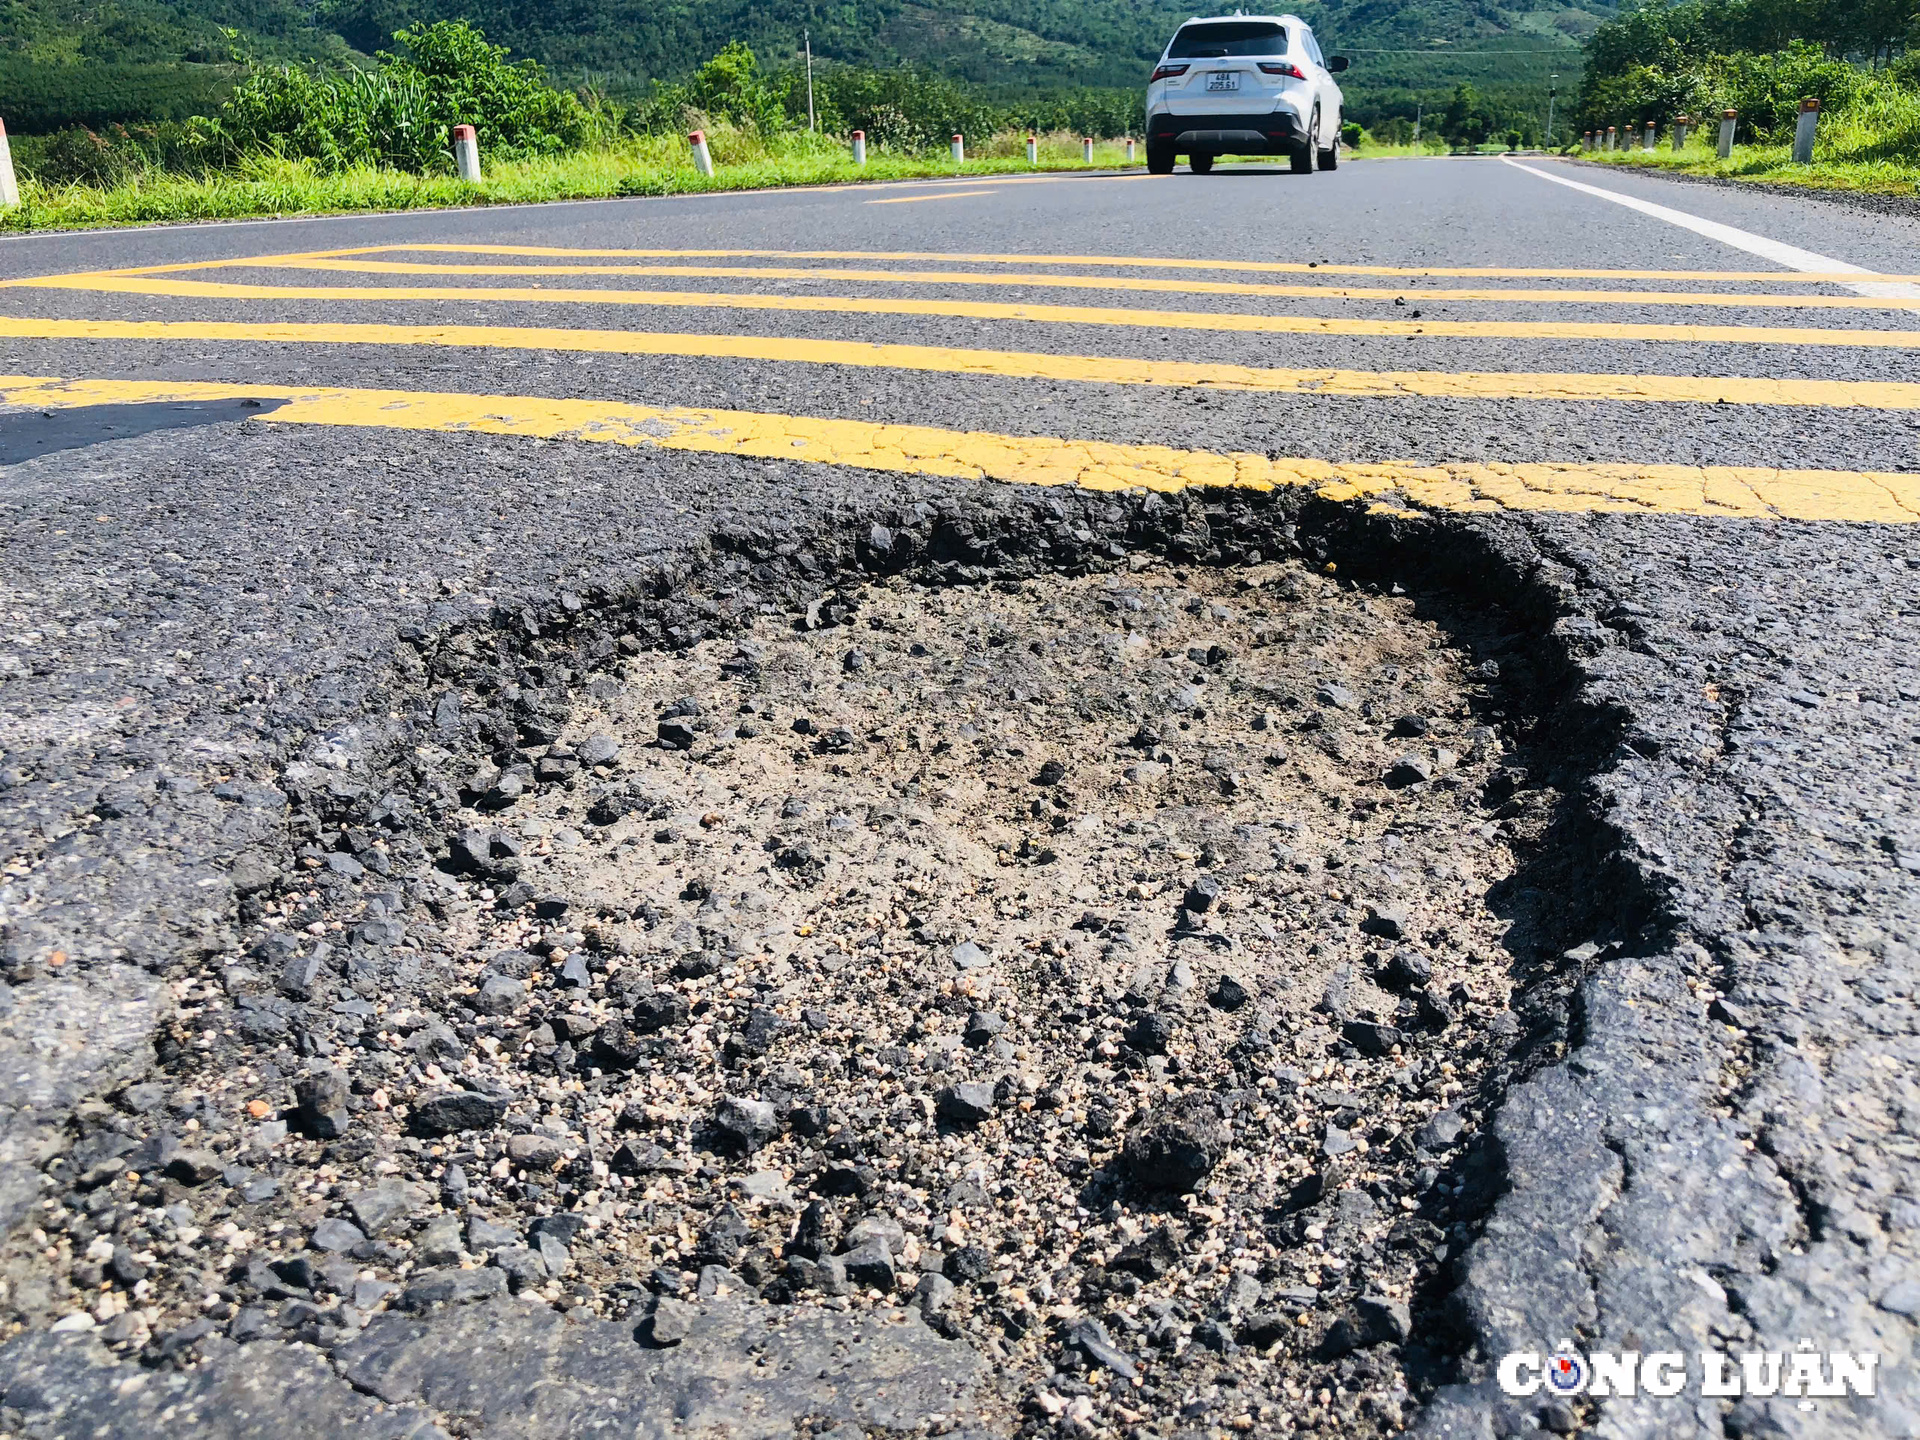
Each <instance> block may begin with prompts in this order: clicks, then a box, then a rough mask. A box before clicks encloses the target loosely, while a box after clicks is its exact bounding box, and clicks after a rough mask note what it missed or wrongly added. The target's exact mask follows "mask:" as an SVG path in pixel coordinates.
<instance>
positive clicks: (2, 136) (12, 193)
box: [0, 120, 20, 210]
mask: <svg viewBox="0 0 1920 1440" xmlns="http://www.w3.org/2000/svg"><path fill="white" fill-rule="evenodd" d="M19 203H20V186H19V184H18V182H16V181H15V180H14V178H13V149H12V147H11V146H9V145H8V144H7V123H6V121H4V120H0V210H11V209H12V208H13V207H14V206H15V205H18V204H19Z"/></svg>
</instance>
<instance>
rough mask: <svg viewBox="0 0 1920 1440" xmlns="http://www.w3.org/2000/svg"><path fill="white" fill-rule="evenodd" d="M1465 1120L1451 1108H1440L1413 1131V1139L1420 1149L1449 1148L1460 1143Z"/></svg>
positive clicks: (1436, 1149) (1437, 1149)
mask: <svg viewBox="0 0 1920 1440" xmlns="http://www.w3.org/2000/svg"><path fill="white" fill-rule="evenodd" d="M1465 1129H1466V1122H1465V1121H1464V1120H1462V1119H1461V1118H1460V1116H1459V1115H1458V1114H1457V1113H1456V1112H1454V1111H1452V1110H1442V1111H1441V1112H1440V1113H1439V1114H1437V1115H1435V1116H1434V1117H1433V1118H1432V1119H1431V1120H1429V1121H1427V1123H1426V1124H1424V1125H1422V1126H1421V1127H1420V1128H1419V1129H1418V1130H1416V1131H1415V1132H1414V1136H1413V1141H1414V1144H1416V1145H1418V1146H1419V1147H1420V1148H1421V1149H1422V1150H1435V1151H1439V1150H1451V1149H1452V1148H1453V1147H1454V1146H1455V1145H1457V1144H1459V1143H1460V1134H1461V1132H1462V1131H1463V1130H1465Z"/></svg>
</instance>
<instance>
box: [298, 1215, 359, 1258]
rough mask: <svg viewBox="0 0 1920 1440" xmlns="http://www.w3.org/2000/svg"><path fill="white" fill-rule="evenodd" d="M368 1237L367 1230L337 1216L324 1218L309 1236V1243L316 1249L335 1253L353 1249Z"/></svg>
mask: <svg viewBox="0 0 1920 1440" xmlns="http://www.w3.org/2000/svg"><path fill="white" fill-rule="evenodd" d="M366 1238H367V1237H366V1234H365V1232H364V1231H362V1230H361V1229H360V1227H359V1226H358V1225H354V1224H352V1223H350V1222H348V1221H346V1220H341V1219H339V1218H337V1217H336V1218H334V1219H330V1220H322V1221H321V1222H320V1223H319V1224H318V1225H316V1226H314V1227H313V1234H312V1235H310V1236H308V1237H307V1244H308V1245H309V1246H311V1247H312V1248H313V1249H315V1250H321V1251H325V1252H326V1253H327V1254H330V1255H333V1254H339V1253H340V1252H341V1251H345V1250H351V1249H353V1247H354V1246H356V1245H358V1244H359V1243H360V1242H361V1241H363V1240H365V1239H366Z"/></svg>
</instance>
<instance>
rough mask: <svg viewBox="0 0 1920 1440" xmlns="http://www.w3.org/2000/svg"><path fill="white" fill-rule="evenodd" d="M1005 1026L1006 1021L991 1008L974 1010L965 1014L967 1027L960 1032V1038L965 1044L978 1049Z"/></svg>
mask: <svg viewBox="0 0 1920 1440" xmlns="http://www.w3.org/2000/svg"><path fill="white" fill-rule="evenodd" d="M1006 1028H1007V1022H1006V1021H1005V1020H1002V1019H1001V1018H1000V1016H999V1014H998V1013H997V1012H995V1011H992V1010H975V1011H974V1012H973V1013H972V1014H970V1015H969V1016H967V1028H966V1029H965V1030H964V1031H962V1032H961V1038H962V1039H964V1040H965V1041H966V1042H967V1044H969V1045H971V1046H973V1047H974V1048H975V1049H978V1048H979V1047H980V1046H982V1045H985V1044H987V1043H988V1042H989V1041H990V1040H992V1039H993V1037H994V1036H996V1035H998V1034H999V1033H1000V1032H1001V1031H1002V1030H1005V1029H1006Z"/></svg>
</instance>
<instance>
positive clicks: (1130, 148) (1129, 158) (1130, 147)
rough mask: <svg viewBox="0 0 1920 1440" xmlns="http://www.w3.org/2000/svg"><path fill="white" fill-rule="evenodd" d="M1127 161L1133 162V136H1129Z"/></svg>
mask: <svg viewBox="0 0 1920 1440" xmlns="http://www.w3.org/2000/svg"><path fill="white" fill-rule="evenodd" d="M1127 163H1128V164H1129V165H1131V164H1133V136H1131V135H1129V136H1127Z"/></svg>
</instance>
